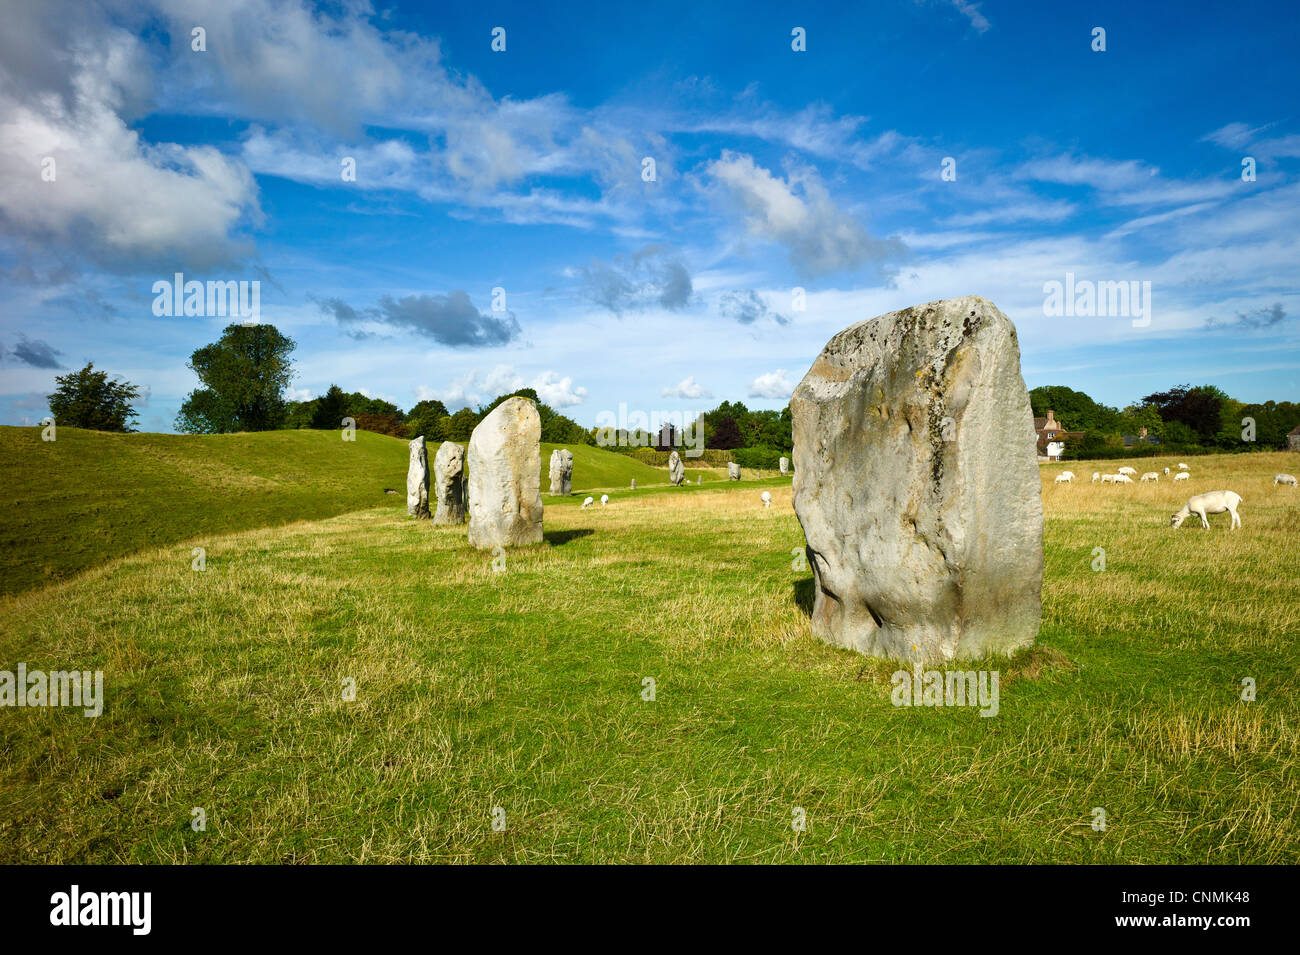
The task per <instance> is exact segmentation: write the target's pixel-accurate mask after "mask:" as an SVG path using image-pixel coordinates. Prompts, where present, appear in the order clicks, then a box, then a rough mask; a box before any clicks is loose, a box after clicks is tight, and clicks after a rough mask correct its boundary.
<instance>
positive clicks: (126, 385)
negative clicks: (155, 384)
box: [49, 362, 140, 431]
mask: <svg viewBox="0 0 1300 955" xmlns="http://www.w3.org/2000/svg"><path fill="white" fill-rule="evenodd" d="M54 380H55V381H56V382H57V383H58V387H57V388H56V389H55V390H54V394H52V395H50V396H49V403H50V414H51V415H53V416H54V421H55V423H57V424H61V425H63V426H64V427H68V428H88V429H90V430H92V431H134V430H135V429H134V428H132V427H131V426H130V421H131V419H132V418H134V417H136V414H137V412H136V410H135V409H134V408H132V407H131V402H132V401H135V400H136V399H137V398H139V397H140V389H139V388H138V387H136V386H135V385H133V384H131V383H130V382H129V381H122V380H120V379H118V378H112V379H110V378H109V377H108V373H107V372H103V371H95V363H94V362H88V363H87V364H86V367H85V368H83V369H81V371H73V372H69V373H68V374H66V375H61V376H58V377H56V378H55V379H54Z"/></svg>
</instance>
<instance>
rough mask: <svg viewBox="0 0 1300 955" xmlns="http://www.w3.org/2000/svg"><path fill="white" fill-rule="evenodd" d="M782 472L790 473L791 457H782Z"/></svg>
mask: <svg viewBox="0 0 1300 955" xmlns="http://www.w3.org/2000/svg"><path fill="white" fill-rule="evenodd" d="M781 473H782V474H789V473H790V459H789V458H782V459H781Z"/></svg>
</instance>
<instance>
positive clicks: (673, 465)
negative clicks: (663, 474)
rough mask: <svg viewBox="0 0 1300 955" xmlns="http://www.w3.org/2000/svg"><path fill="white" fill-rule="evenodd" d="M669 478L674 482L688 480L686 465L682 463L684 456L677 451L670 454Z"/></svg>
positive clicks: (679, 482) (678, 482)
mask: <svg viewBox="0 0 1300 955" xmlns="http://www.w3.org/2000/svg"><path fill="white" fill-rule="evenodd" d="M668 480H669V481H670V482H671V483H673V484H681V483H682V481H684V480H686V465H684V464H682V456H681V455H680V454H678V453H677V452H676V451H674V452H673V453H672V454H670V455H668Z"/></svg>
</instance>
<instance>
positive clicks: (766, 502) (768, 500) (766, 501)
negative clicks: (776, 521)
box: [758, 491, 772, 507]
mask: <svg viewBox="0 0 1300 955" xmlns="http://www.w3.org/2000/svg"><path fill="white" fill-rule="evenodd" d="M758 498H759V500H761V501H762V502H763V506H764V507H771V506H772V495H771V493H769V492H768V491H764V492H763V493H762V494H760V495H759V496H758Z"/></svg>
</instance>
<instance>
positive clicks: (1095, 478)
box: [1092, 471, 1101, 484]
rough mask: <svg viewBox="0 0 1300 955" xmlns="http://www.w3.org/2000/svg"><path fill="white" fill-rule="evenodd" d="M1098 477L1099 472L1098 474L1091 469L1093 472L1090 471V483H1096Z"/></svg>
mask: <svg viewBox="0 0 1300 955" xmlns="http://www.w3.org/2000/svg"><path fill="white" fill-rule="evenodd" d="M1100 477H1101V475H1100V474H1098V473H1097V472H1096V471H1093V472H1092V483H1093V484H1096V483H1097V480H1098V479H1099V478H1100Z"/></svg>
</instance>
